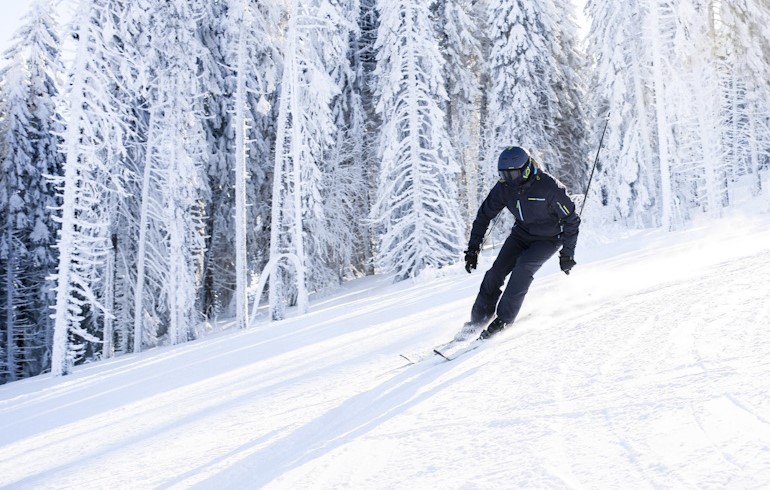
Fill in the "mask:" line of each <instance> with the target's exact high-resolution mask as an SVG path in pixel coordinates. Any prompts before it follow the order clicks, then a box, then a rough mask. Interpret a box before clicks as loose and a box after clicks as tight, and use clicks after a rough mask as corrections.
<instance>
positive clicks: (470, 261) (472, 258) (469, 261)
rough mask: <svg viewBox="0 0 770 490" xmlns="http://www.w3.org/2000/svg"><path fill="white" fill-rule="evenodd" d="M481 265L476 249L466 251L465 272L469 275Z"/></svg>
mask: <svg viewBox="0 0 770 490" xmlns="http://www.w3.org/2000/svg"><path fill="white" fill-rule="evenodd" d="M478 264H479V251H478V250H477V249H474V248H469V249H468V250H466V251H465V270H466V271H468V274H470V273H471V271H472V270H473V269H475V268H476V266H477V265H478Z"/></svg>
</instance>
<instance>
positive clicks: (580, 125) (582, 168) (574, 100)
mask: <svg viewBox="0 0 770 490" xmlns="http://www.w3.org/2000/svg"><path fill="white" fill-rule="evenodd" d="M556 7H557V11H556V26H557V29H558V32H557V43H558V46H559V48H558V49H557V50H555V55H554V57H555V62H556V63H555V65H556V66H555V68H556V69H555V72H556V73H555V79H554V85H555V86H556V96H557V97H558V105H557V111H556V114H555V120H554V130H555V133H556V137H555V141H554V143H553V144H554V147H555V149H556V151H557V154H558V155H559V158H558V161H556V162H552V163H551V165H549V168H552V169H553V171H554V172H555V173H556V175H557V176H558V177H559V179H560V180H561V181H562V182H563V183H564V184H565V185H566V186H567V188H568V189H570V190H572V191H573V192H575V193H578V192H580V193H582V192H584V188H585V184H586V182H587V180H588V172H589V167H590V165H591V161H590V157H591V156H592V155H590V153H591V151H590V150H589V148H590V146H591V145H590V143H592V141H589V140H588V138H589V137H590V136H596V137H597V140H596V141H593V143H594V146H595V145H597V144H598V143H599V141H598V135H595V134H594V133H592V132H590V131H589V130H588V119H587V117H586V108H587V107H588V104H587V100H586V99H587V98H588V91H587V88H586V76H585V74H586V72H587V69H586V68H587V60H586V57H585V53H584V52H583V49H582V48H581V46H582V43H581V40H580V35H579V27H578V24H577V21H576V19H575V6H574V4H573V2H572V1H566V2H558V3H556Z"/></svg>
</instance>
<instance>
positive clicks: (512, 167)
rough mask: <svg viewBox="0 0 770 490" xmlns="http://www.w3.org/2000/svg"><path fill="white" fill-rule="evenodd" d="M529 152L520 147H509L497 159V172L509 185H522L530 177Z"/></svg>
mask: <svg viewBox="0 0 770 490" xmlns="http://www.w3.org/2000/svg"><path fill="white" fill-rule="evenodd" d="M530 160H531V158H530V156H529V152H528V151H527V150H525V149H524V148H521V147H519V146H509V147H508V148H506V149H505V150H503V152H502V153H500V157H499V158H498V159H497V172H498V173H499V174H500V178H501V179H503V180H504V181H506V182H508V183H509V184H520V183H521V182H523V181H524V180H526V179H527V177H529V173H530V172H531V169H530V168H529V163H530Z"/></svg>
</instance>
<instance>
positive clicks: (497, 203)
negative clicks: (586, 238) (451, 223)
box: [468, 167, 580, 257]
mask: <svg viewBox="0 0 770 490" xmlns="http://www.w3.org/2000/svg"><path fill="white" fill-rule="evenodd" d="M503 208H508V211H510V212H511V214H513V217H514V218H515V220H516V223H515V224H514V225H513V226H514V228H519V229H521V230H522V231H524V232H526V233H528V234H529V235H531V236H533V237H534V238H544V239H555V240H559V241H560V242H561V243H562V249H561V255H566V256H570V257H573V256H574V255H575V246H576V245H577V237H578V228H579V226H580V216H578V214H577V213H576V212H575V203H574V202H572V199H570V197H569V196H568V195H567V189H566V188H565V187H564V185H562V183H561V182H559V181H558V180H556V179H555V178H553V177H552V176H550V175H548V174H547V173H546V172H544V171H542V170H540V169H537V168H536V167H535V171H534V173H533V174H532V175H531V176H530V177H529V178H528V179H527V180H526V181H524V183H523V184H521V185H512V184H508V183H506V182H505V181H504V180H502V179H501V180H500V181H499V182H498V183H497V184H495V186H494V187H493V188H492V190H491V191H489V195H487V197H486V199H484V202H483V203H481V207H479V211H478V213H477V214H476V219H475V220H474V221H473V227H472V228H471V238H470V241H469V242H468V248H469V249H475V250H478V249H479V248H480V246H481V243H482V242H483V241H484V235H485V234H486V232H487V228H488V227H489V222H490V221H491V220H492V219H494V218H495V216H497V215H498V214H499V213H500V211H502V210H503Z"/></svg>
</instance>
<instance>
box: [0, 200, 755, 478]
mask: <svg viewBox="0 0 770 490" xmlns="http://www.w3.org/2000/svg"><path fill="white" fill-rule="evenodd" d="M597 236H598V235H597ZM602 236H606V235H602ZM496 252H497V249H493V250H487V251H486V252H485V253H484V254H483V255H482V260H481V263H480V267H479V270H477V271H476V272H474V273H473V274H470V275H468V274H466V273H465V271H464V270H463V269H462V266H461V265H459V264H458V265H456V266H454V267H451V268H448V269H444V270H443V271H441V272H440V273H438V272H437V273H434V274H432V275H431V276H432V277H428V276H427V275H425V276H423V277H421V278H420V279H418V280H416V281H413V282H402V283H398V284H393V283H392V278H391V277H384V276H377V277H369V278H365V279H362V280H359V281H354V282H351V283H349V284H347V285H346V286H345V287H344V288H343V289H342V290H341V291H339V292H338V293H335V294H334V295H330V296H327V297H325V298H316V299H315V300H313V301H312V302H311V312H310V313H309V314H306V315H295V316H293V317H291V318H289V319H287V320H284V321H281V322H274V323H269V322H266V321H265V320H264V318H263V319H262V320H261V323H259V324H258V325H255V326H253V327H252V328H250V329H248V330H234V329H229V330H227V329H223V331H221V332H218V333H216V334H212V335H209V336H207V337H206V338H204V339H201V340H199V341H195V342H191V343H188V344H185V345H181V346H175V347H167V348H158V349H154V350H151V351H148V352H145V353H142V354H140V355H126V356H123V357H120V358H116V359H114V360H109V361H103V362H98V363H94V364H90V365H86V366H81V367H78V368H76V370H75V373H74V374H73V375H70V376H67V377H63V378H52V377H51V376H49V375H46V376H39V377H36V378H31V379H27V380H22V381H19V382H15V383H10V384H7V385H5V386H0V488H13V489H27V488H29V489H45V488H56V489H62V488H78V489H90V488H95V489H104V488H110V489H113V488H137V489H142V488H162V489H178V488H190V487H192V488H211V489H220V488H249V489H251V488H284V489H297V488H314V489H315V488H318V489H332V488H333V489H338V488H354V489H361V488H367V489H368V488H375V489H377V488H383V489H385V488H387V489H391V488H441V489H445V488H463V489H474V488H586V489H589V488H590V489H594V488H624V489H625V488H683V489H688V488H693V489H695V488H697V489H708V488H715V489H716V488H719V489H721V488H741V489H749V488H768V485H770V484H769V483H768V482H770V333H769V332H768V327H769V326H770V306H769V303H770V299H769V298H770V214H769V213H768V210H767V206H766V205H762V212H760V213H754V214H753V215H750V216H745V217H744V216H741V215H740V214H739V213H738V212H737V211H736V212H733V214H732V215H730V216H726V217H724V218H722V219H720V220H718V221H713V222H703V223H696V224H693V225H691V226H689V227H688V228H687V229H686V230H684V231H676V232H663V231H646V232H634V233H626V234H625V235H624V236H622V237H621V236H619V237H617V239H613V240H611V241H609V240H605V239H602V240H599V239H597V238H595V237H592V233H591V231H590V229H586V227H585V226H584V229H583V231H582V234H581V242H580V247H579V250H578V257H577V259H578V262H579V263H578V265H577V266H576V267H575V269H574V271H573V273H572V274H571V275H569V276H565V275H564V274H562V273H561V272H560V271H559V270H558V264H557V262H556V260H552V261H550V262H549V263H548V264H546V266H545V267H544V268H543V270H541V271H540V273H538V276H537V277H536V280H535V283H534V284H533V287H532V288H531V290H530V293H529V295H528V297H527V300H526V302H525V305H524V309H523V310H522V313H521V315H520V319H519V320H518V321H517V322H516V323H515V324H514V325H513V326H511V327H510V328H509V329H508V330H506V331H504V332H503V333H502V334H501V335H500V336H499V337H498V338H496V339H494V340H493V341H491V342H489V343H487V344H484V345H483V346H482V347H481V348H480V349H477V350H475V351H473V352H471V353H468V354H466V355H465V356H462V357H460V358H458V359H456V360H454V361H452V362H446V361H442V360H440V359H438V358H436V357H435V356H433V357H429V358H428V359H427V360H425V361H424V362H422V363H419V364H416V365H412V366H409V367H403V365H404V363H405V362H404V361H403V359H401V358H400V357H399V354H400V353H411V352H426V351H430V348H431V347H432V346H433V345H435V344H437V343H440V342H443V341H446V340H448V339H449V338H451V337H452V335H453V334H454V333H455V332H456V330H457V329H459V327H460V325H461V324H462V322H463V321H465V320H466V319H467V317H468V314H469V310H470V307H471V304H472V302H473V299H474V296H475V293H476V291H477V289H478V286H479V283H480V281H481V278H482V275H483V271H484V270H485V268H486V267H488V266H489V265H490V264H491V261H492V260H493V258H494V255H495V253H496ZM227 326H228V325H224V326H223V327H227Z"/></svg>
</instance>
